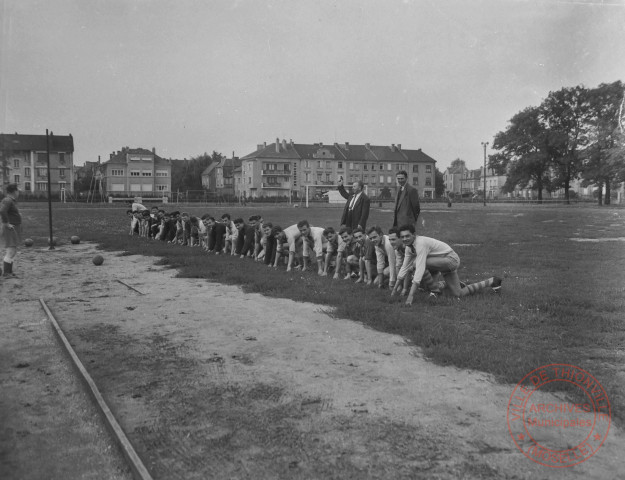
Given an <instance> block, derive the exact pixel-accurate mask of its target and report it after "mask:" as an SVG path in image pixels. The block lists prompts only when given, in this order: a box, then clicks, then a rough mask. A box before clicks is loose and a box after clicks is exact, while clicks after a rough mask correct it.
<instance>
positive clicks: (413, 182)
mask: <svg viewBox="0 0 625 480" xmlns="http://www.w3.org/2000/svg"><path fill="white" fill-rule="evenodd" d="M412 184H413V185H418V184H419V177H412Z"/></svg>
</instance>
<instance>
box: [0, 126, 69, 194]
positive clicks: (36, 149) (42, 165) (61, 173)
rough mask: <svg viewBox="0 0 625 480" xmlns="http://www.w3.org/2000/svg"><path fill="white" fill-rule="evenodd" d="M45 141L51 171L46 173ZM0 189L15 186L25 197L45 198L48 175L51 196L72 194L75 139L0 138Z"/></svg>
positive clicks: (67, 137) (20, 136) (12, 136)
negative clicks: (52, 194) (14, 184)
mask: <svg viewBox="0 0 625 480" xmlns="http://www.w3.org/2000/svg"><path fill="white" fill-rule="evenodd" d="M48 139H49V142H50V170H49V171H48ZM0 162H1V166H2V169H1V170H2V171H1V172H0V173H1V174H2V185H1V187H2V189H4V186H5V185H7V184H9V183H17V185H18V187H19V189H20V190H21V191H22V193H23V194H24V195H26V196H29V195H35V196H36V195H38V194H42V195H43V194H45V192H47V191H48V175H49V176H50V178H49V180H50V190H51V192H52V193H56V194H58V193H60V192H61V190H65V192H67V193H73V192H74V182H73V179H74V138H73V137H72V135H71V134H70V135H50V136H49V137H46V135H23V134H18V133H14V134H4V133H1V134H0Z"/></svg>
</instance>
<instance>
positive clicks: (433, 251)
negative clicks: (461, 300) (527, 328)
mask: <svg viewBox="0 0 625 480" xmlns="http://www.w3.org/2000/svg"><path fill="white" fill-rule="evenodd" d="M399 237H400V238H401V240H402V242H403V243H404V245H405V246H406V253H405V258H404V263H403V265H402V267H401V270H400V271H399V275H398V278H397V284H396V285H395V289H393V292H391V293H392V294H394V293H395V291H396V290H397V288H398V286H400V285H401V284H402V282H403V279H404V276H405V275H406V272H407V271H408V270H409V269H410V267H411V265H410V264H411V263H412V262H414V268H415V272H414V277H413V279H412V286H411V287H410V293H409V294H408V298H407V299H406V305H412V301H413V299H414V294H415V292H416V291H417V288H418V287H419V284H420V283H421V280H423V281H424V283H425V286H426V287H427V288H428V289H429V290H430V292H431V293H430V296H433V297H435V296H437V295H439V294H440V293H442V291H441V286H439V284H438V283H437V282H435V281H434V278H433V277H432V274H431V273H430V272H434V273H435V274H438V273H440V274H442V275H443V277H444V278H445V282H441V283H442V288H444V289H445V290H449V291H450V292H451V294H452V295H453V296H455V297H465V296H467V295H471V294H473V293H476V292H479V291H480V290H483V289H485V288H489V287H490V288H492V290H493V291H494V292H497V293H499V291H500V290H501V278H499V277H491V278H489V279H487V280H484V281H481V282H478V283H473V284H471V285H464V284H461V282H460V278H459V277H458V267H459V266H460V258H459V257H458V255H457V254H456V252H454V251H453V249H452V248H451V247H450V246H449V245H447V244H446V243H444V242H441V241H439V240H436V239H434V238H430V237H423V236H421V235H415V228H414V226H413V225H404V226H402V227H399ZM399 288H401V287H399Z"/></svg>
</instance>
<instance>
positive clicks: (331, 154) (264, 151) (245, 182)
mask: <svg viewBox="0 0 625 480" xmlns="http://www.w3.org/2000/svg"><path fill="white" fill-rule="evenodd" d="M435 169H436V160H434V159H433V158H432V157H430V156H428V155H426V154H425V153H423V152H422V151H421V149H418V150H404V149H402V148H401V144H398V145H395V144H392V145H390V146H379V145H371V144H369V143H366V144H364V145H351V144H349V143H344V144H339V143H333V144H329V145H324V144H323V143H314V144H299V143H297V144H296V143H293V141H292V140H291V141H288V142H287V141H286V140H282V141H280V140H279V139H276V142H275V143H273V144H270V145H267V143H264V144H262V145H258V147H257V149H256V151H255V152H252V153H250V154H248V155H246V156H244V157H242V158H241V190H240V191H241V193H242V195H243V196H246V197H251V198H254V197H259V196H261V195H262V196H266V197H277V196H289V195H290V196H291V197H292V198H294V199H298V198H301V199H303V198H304V197H305V195H306V191H307V190H308V196H309V197H310V198H313V197H314V196H316V195H318V193H319V191H323V186H325V185H327V186H334V185H336V184H337V182H338V181H339V179H340V178H341V177H343V181H344V182H345V184H350V183H353V182H355V181H359V180H360V181H362V182H363V183H364V184H365V185H366V188H367V192H368V195H369V196H371V197H381V196H383V195H384V194H385V193H387V194H388V195H389V198H394V196H395V195H396V193H397V185H396V180H395V176H396V175H397V172H399V171H401V170H405V171H406V172H408V182H409V183H410V184H411V185H413V186H414V187H415V188H417V189H418V190H419V193H420V195H421V196H422V197H426V198H434V192H435ZM235 182H236V179H235ZM307 186H308V187H309V188H308V189H307V188H306V187H307ZM313 186H317V187H313ZM326 190H327V189H326Z"/></svg>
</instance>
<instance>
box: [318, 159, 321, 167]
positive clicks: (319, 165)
mask: <svg viewBox="0 0 625 480" xmlns="http://www.w3.org/2000/svg"><path fill="white" fill-rule="evenodd" d="M317 168H321V160H318V161H317Z"/></svg>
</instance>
